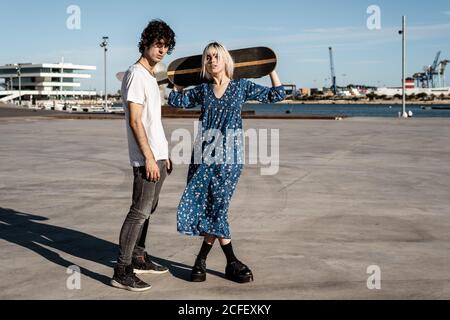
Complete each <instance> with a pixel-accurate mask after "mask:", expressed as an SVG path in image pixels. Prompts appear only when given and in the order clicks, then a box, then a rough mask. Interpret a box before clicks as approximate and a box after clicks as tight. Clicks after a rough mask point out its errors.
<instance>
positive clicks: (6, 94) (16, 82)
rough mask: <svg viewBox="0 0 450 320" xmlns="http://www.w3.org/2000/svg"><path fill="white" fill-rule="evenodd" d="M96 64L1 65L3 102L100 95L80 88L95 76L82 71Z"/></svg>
mask: <svg viewBox="0 0 450 320" xmlns="http://www.w3.org/2000/svg"><path fill="white" fill-rule="evenodd" d="M93 70H96V67H95V66H84V65H74V64H71V63H64V62H61V63H57V64H51V63H41V64H32V63H19V64H7V65H3V66H0V80H1V79H3V80H4V83H2V84H0V85H1V86H3V90H0V102H8V101H13V100H17V99H18V98H19V96H21V97H22V99H27V100H31V98H36V99H41V100H42V99H55V98H57V97H61V96H67V97H72V98H75V97H83V96H88V97H89V96H96V92H95V91H81V90H77V88H79V87H80V86H81V84H80V83H79V82H78V81H79V80H81V79H90V78H91V75H90V74H87V73H84V72H79V71H93Z"/></svg>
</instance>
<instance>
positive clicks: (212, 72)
mask: <svg viewBox="0 0 450 320" xmlns="http://www.w3.org/2000/svg"><path fill="white" fill-rule="evenodd" d="M174 47H175V33H174V32H173V30H172V29H171V28H170V27H169V26H168V25H167V24H166V23H165V22H164V21H161V20H152V21H151V22H150V23H149V24H148V26H147V27H146V28H145V30H144V31H143V33H142V35H141V41H140V43H139V51H140V53H141V57H140V59H139V60H138V61H137V62H136V63H135V64H134V65H132V66H131V67H130V68H129V69H128V71H127V72H126V73H125V76H124V79H123V82H122V91H121V92H122V100H123V104H124V109H125V115H126V125H127V136H128V147H129V156H130V162H131V165H132V167H133V174H134V182H133V197H132V205H131V207H130V211H129V213H128V215H127V217H126V219H125V222H124V224H123V226H122V229H121V232H120V239H119V257H118V260H117V264H116V266H115V268H114V276H113V278H112V280H111V284H112V285H113V286H114V287H117V288H122V289H126V290H130V291H137V292H140V291H145V290H148V289H150V287H151V285H150V284H148V283H146V282H144V281H142V280H141V279H139V278H138V277H137V276H136V274H147V273H157V274H159V273H166V272H168V269H167V268H166V267H163V266H160V265H156V264H154V263H153V262H152V261H151V260H150V257H149V255H148V253H147V252H146V250H145V240H146V236H147V229H148V225H149V219H150V215H151V214H152V213H153V212H155V210H156V208H157V206H158V200H159V193H160V191H161V187H162V185H163V183H164V180H165V178H166V177H167V176H168V175H170V173H171V171H172V169H173V167H172V162H171V161H170V159H169V151H168V142H167V140H166V137H165V133H164V128H163V125H162V122H161V98H160V91H159V86H158V83H157V81H156V78H155V74H154V69H155V65H156V64H157V63H159V62H161V61H162V60H163V58H164V56H165V55H166V54H170V53H171V52H172V50H173V49H174ZM233 69H234V63H233V60H232V58H231V56H230V54H229V53H228V51H227V50H226V49H225V48H224V47H223V46H222V45H221V44H219V43H216V42H214V43H211V44H209V45H208V46H207V47H206V48H205V50H204V52H203V67H202V76H203V77H204V78H205V83H204V84H202V85H199V86H197V87H195V88H193V89H190V90H184V88H181V87H175V89H174V90H173V91H172V92H171V94H170V96H169V104H170V105H171V106H173V107H179V108H189V107H195V106H196V105H201V107H202V112H201V115H200V122H201V125H202V131H203V130H205V131H206V130H210V129H215V130H220V132H222V133H223V134H225V133H226V131H227V130H242V118H241V109H242V105H243V104H244V102H245V101H247V100H258V101H260V102H267V103H269V102H270V103H272V102H277V101H280V100H282V99H284V97H285V92H284V89H283V87H282V86H281V82H280V80H279V79H278V76H277V74H276V72H275V71H274V72H272V73H271V74H270V76H271V80H272V85H273V87H272V88H267V87H263V86H260V85H257V84H254V83H252V82H250V81H248V80H244V79H233ZM202 133H203V134H204V132H202ZM232 139H235V141H234V142H235V144H233V145H234V146H235V148H234V149H233V150H231V151H230V150H227V151H229V153H230V154H224V155H223V157H224V158H226V159H227V160H228V159H229V158H230V157H232V158H233V159H235V160H236V159H242V141H243V140H242V136H241V135H238V136H233V137H232ZM224 143H226V142H224ZM196 144H198V143H197V142H196ZM195 147H198V148H200V149H201V151H204V149H205V146H204V145H203V143H202V141H200V145H198V146H194V148H195ZM202 160H204V159H203V157H202ZM200 162H201V163H197V161H194V156H193V157H192V160H191V165H190V166H189V172H188V178H187V186H186V189H185V191H184V193H183V196H182V198H181V201H180V204H179V206H178V210H177V230H178V232H180V233H183V234H186V235H190V236H203V237H204V241H203V244H202V246H201V249H200V251H199V253H198V255H197V259H196V260H195V263H194V266H193V268H192V272H191V281H193V282H202V281H205V280H206V258H207V256H208V253H209V251H210V250H211V248H212V247H213V244H214V242H215V240H216V239H218V240H219V242H220V245H221V247H222V250H223V252H224V254H225V256H226V259H227V265H226V268H225V277H226V278H227V279H229V280H232V281H235V282H238V283H246V282H250V281H253V274H252V272H251V270H250V269H249V268H248V267H247V266H246V265H245V264H243V263H242V262H240V261H239V260H238V259H237V258H236V256H235V255H234V252H233V247H232V244H231V236H230V231H229V225H228V207H229V203H230V200H231V197H232V195H233V192H234V190H235V188H236V185H237V182H238V180H239V177H240V174H241V171H242V167H243V166H242V163H243V162H242V161H233V162H231V163H230V162H229V161H227V162H226V164H223V163H220V164H218V163H206V162H204V161H200Z"/></svg>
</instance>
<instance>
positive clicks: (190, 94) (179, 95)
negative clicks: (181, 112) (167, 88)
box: [168, 86, 202, 108]
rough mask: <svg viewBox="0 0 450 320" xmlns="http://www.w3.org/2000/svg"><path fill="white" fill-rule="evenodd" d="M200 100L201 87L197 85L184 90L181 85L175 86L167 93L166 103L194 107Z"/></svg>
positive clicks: (173, 105)
mask: <svg viewBox="0 0 450 320" xmlns="http://www.w3.org/2000/svg"><path fill="white" fill-rule="evenodd" d="M201 102H202V89H201V86H197V87H195V88H193V89H189V90H184V89H183V87H179V86H175V88H174V90H172V92H171V93H170V95H169V99H168V103H169V105H170V106H172V107H175V108H194V107H195V106H196V105H198V104H201Z"/></svg>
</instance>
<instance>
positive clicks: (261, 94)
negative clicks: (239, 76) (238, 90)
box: [242, 79, 286, 103]
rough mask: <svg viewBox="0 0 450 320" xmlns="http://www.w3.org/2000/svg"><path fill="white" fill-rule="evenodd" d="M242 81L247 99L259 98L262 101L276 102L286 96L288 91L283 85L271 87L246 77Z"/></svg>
mask: <svg viewBox="0 0 450 320" xmlns="http://www.w3.org/2000/svg"><path fill="white" fill-rule="evenodd" d="M242 81H243V88H244V90H245V100H246V101H248V100H257V101H259V102H262V103H275V102H279V101H282V100H284V99H285V98H286V92H285V90H284V87H283V86H278V87H272V88H269V87H264V86H261V85H259V84H256V83H253V82H251V81H249V80H246V79H244V80H242Z"/></svg>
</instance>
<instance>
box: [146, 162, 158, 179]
mask: <svg viewBox="0 0 450 320" xmlns="http://www.w3.org/2000/svg"><path fill="white" fill-rule="evenodd" d="M145 171H146V175H147V180H150V181H151V182H158V181H159V179H160V178H161V175H160V172H159V168H158V164H157V163H156V161H155V160H153V159H147V160H145Z"/></svg>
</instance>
